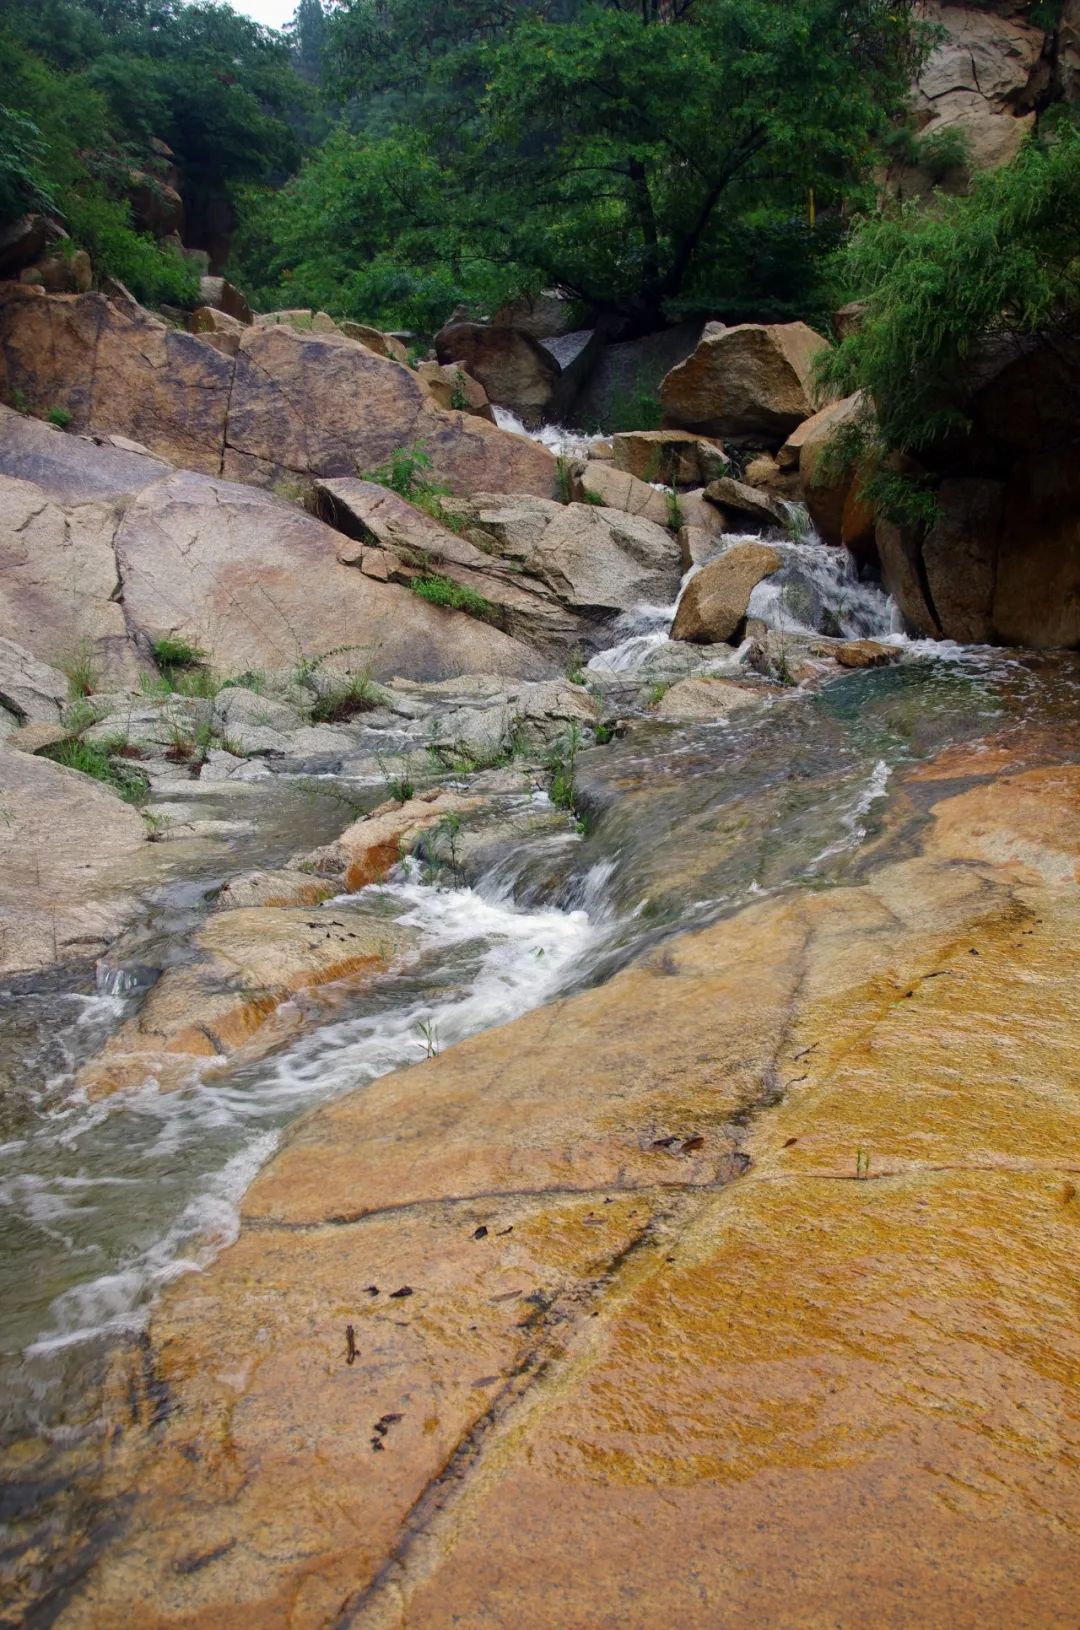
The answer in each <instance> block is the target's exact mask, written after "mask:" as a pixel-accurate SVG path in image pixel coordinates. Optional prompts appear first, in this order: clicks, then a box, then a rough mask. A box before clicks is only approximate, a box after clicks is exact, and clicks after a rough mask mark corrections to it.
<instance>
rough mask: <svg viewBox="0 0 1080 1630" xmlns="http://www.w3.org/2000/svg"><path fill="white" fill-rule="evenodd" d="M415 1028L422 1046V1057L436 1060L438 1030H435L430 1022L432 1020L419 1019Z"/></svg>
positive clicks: (432, 1021) (433, 1023)
mask: <svg viewBox="0 0 1080 1630" xmlns="http://www.w3.org/2000/svg"><path fill="white" fill-rule="evenodd" d="M416 1028H417V1030H419V1032H420V1039H421V1041H422V1042H423V1044H424V1057H425V1058H438V1056H439V1032H438V1030H437V1028H436V1026H435V1022H434V1020H432V1019H420V1020H419V1021H418V1022H417V1026H416Z"/></svg>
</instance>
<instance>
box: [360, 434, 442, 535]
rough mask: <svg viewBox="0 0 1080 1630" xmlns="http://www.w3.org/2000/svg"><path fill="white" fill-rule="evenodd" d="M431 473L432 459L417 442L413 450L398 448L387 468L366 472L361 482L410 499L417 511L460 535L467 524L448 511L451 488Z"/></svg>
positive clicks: (381, 466)
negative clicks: (371, 483)
mask: <svg viewBox="0 0 1080 1630" xmlns="http://www.w3.org/2000/svg"><path fill="white" fill-rule="evenodd" d="M430 469H431V459H430V458H429V457H428V454H427V452H426V451H425V449H424V448H423V447H422V446H421V444H420V443H419V442H417V443H416V445H415V446H413V447H398V448H396V449H395V451H394V452H393V453H391V454H390V457H389V458H388V459H387V461H386V463H385V464H380V465H378V466H377V467H376V468H375V469H374V470H366V471H363V472H362V473H361V479H362V480H364V481H374V482H375V483H376V484H377V485H378V486H380V487H387V488H388V489H389V490H390V491H391V492H396V493H397V495H398V497H399V498H407V499H408V501H409V503H410V504H415V505H416V507H417V509H422V510H423V511H424V512H425V514H427V515H430V516H431V518H432V520H435V521H438V522H439V523H440V525H442V526H446V527H449V528H450V530H451V531H452V532H460V531H461V527H462V524H463V523H462V518H461V516H459V515H455V514H454V512H453V511H452V510H448V509H447V508H446V506H445V504H444V503H443V499H444V498H449V497H450V488H449V487H447V486H444V485H442V483H440V482H438V481H433V480H432V479H431V476H430V475H429V473H428V472H429V471H430Z"/></svg>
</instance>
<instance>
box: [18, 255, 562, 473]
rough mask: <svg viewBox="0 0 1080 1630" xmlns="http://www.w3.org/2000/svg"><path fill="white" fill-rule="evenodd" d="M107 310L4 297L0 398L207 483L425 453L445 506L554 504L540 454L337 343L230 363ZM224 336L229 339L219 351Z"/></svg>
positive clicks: (283, 347)
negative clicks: (484, 498) (482, 494)
mask: <svg viewBox="0 0 1080 1630" xmlns="http://www.w3.org/2000/svg"><path fill="white" fill-rule="evenodd" d="M214 338H215V336H213V335H211V336H208V337H207V338H203V337H201V336H197V335H194V334H186V333H182V332H179V331H178V330H176V329H173V328H171V327H169V326H168V325H167V324H165V323H163V322H161V321H159V320H158V319H157V318H155V317H153V316H151V315H150V314H149V313H148V312H145V311H143V310H141V309H140V308H139V307H137V306H128V305H127V304H122V305H118V304H113V303H111V302H110V301H108V300H106V299H105V298H104V296H102V295H98V294H87V295H80V296H59V295H58V296H43V295H42V294H41V293H40V292H39V291H35V290H31V289H29V288H24V287H22V286H20V285H17V284H12V285H5V286H3V287H2V288H0V396H2V397H3V398H4V399H6V400H8V401H13V400H16V399H20V398H24V399H25V401H26V402H27V404H28V405H29V407H30V408H31V410H32V411H34V412H38V413H42V414H43V413H45V412H47V411H48V409H49V408H51V407H63V408H65V409H66V410H67V411H68V412H69V413H70V414H71V415H72V429H73V430H75V431H86V430H90V431H94V432H95V433H98V434H108V433H110V432H114V433H119V434H121V435H124V436H128V437H133V438H134V439H135V440H136V441H139V442H141V443H144V444H145V445H146V446H147V447H148V448H150V449H151V451H153V452H154V453H157V454H159V455H160V456H162V457H163V458H167V459H169V460H170V461H172V462H174V463H176V464H180V465H183V466H184V467H185V468H186V469H190V470H200V471H202V472H204V473H205V474H207V475H215V476H216V475H225V476H227V477H228V478H229V479H231V480H238V481H248V482H252V483H254V484H257V485H261V486H266V487H272V486H273V485H274V484H275V483H276V482H278V481H280V480H281V479H282V478H286V479H290V480H295V479H297V478H300V479H305V478H308V477H310V476H313V475H327V476H335V475H348V476H353V475H356V474H357V472H358V471H361V472H362V471H365V470H371V469H374V468H376V467H377V466H379V465H381V464H384V463H385V462H386V461H387V460H388V459H389V458H390V457H391V455H392V454H393V453H395V452H397V451H398V450H400V449H401V448H403V447H413V446H421V447H423V448H424V449H425V450H426V452H427V454H428V457H429V458H430V460H431V465H432V476H433V479H435V480H439V481H442V482H444V483H445V484H446V485H448V486H449V487H451V488H452V489H453V490H454V491H455V492H460V493H468V492H473V491H478V490H479V491H492V490H502V491H507V492H534V493H537V494H542V495H543V496H548V495H550V496H554V494H555V487H556V472H555V460H554V458H553V456H552V454H551V453H549V452H548V450H547V449H546V448H545V447H541V446H540V445H539V444H538V443H537V442H534V441H530V440H528V439H527V438H525V437H523V436H513V435H509V434H507V433H506V432H504V431H501V430H498V429H497V428H496V427H495V426H494V425H489V424H485V423H484V422H483V421H482V420H480V419H477V418H475V417H471V416H470V417H466V416H463V415H462V414H458V413H444V412H441V411H440V410H439V409H438V408H437V407H436V406H435V405H434V404H433V402H432V401H431V399H430V397H429V395H428V393H427V391H426V390H425V388H424V386H423V385H422V384H421V382H420V380H418V379H417V377H416V375H415V374H414V373H412V371H411V370H410V369H408V368H405V367H403V366H402V365H401V364H400V363H397V362H393V361H391V360H388V359H387V358H385V357H380V356H376V354H375V353H374V352H373V351H370V350H368V349H367V348H366V347H365V346H362V345H358V344H357V343H356V342H355V341H353V340H349V339H346V338H345V336H344V335H343V334H339V333H326V334H321V333H296V332H294V331H293V330H292V329H290V328H288V327H285V326H280V325H277V326H275V325H269V324H262V323H260V324H257V325H255V326H253V327H250V328H244V329H242V331H241V334H240V336H239V344H238V346H237V347H236V354H235V355H223V354H222V352H221V351H220V350H218V349H216V348H215V346H214V345H213V344H212V343H210V341H211V340H212V339H214ZM232 338H233V336H231V335H230V340H231V339H232Z"/></svg>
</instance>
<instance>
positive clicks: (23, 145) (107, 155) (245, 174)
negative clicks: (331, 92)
mask: <svg viewBox="0 0 1080 1630" xmlns="http://www.w3.org/2000/svg"><path fill="white" fill-rule="evenodd" d="M304 94H305V91H304V86H303V83H302V81H301V80H300V79H299V78H298V77H297V75H296V73H295V72H294V69H293V63H292V56H291V53H290V49H289V46H288V44H287V42H286V41H285V40H284V39H282V38H281V37H280V36H278V35H275V34H273V33H271V32H270V31H269V30H267V29H264V28H261V27H259V25H258V24H256V23H253V22H251V21H250V20H249V19H248V18H246V17H242V16H240V15H239V14H238V13H237V12H235V11H233V10H232V8H231V7H230V6H228V5H225V4H218V3H213V0H195V3H190V4H183V3H182V0H6V4H5V8H4V11H3V15H2V17H0V211H2V212H4V213H7V214H10V213H13V212H15V211H17V210H18V209H19V208H29V207H34V206H36V205H45V206H46V207H49V208H51V209H52V210H54V211H55V212H56V213H58V214H59V215H60V216H61V217H62V218H63V219H64V220H65V222H66V224H67V225H68V226H69V228H70V229H71V231H72V233H73V236H75V237H76V238H77V239H78V240H79V241H80V242H84V243H85V244H86V245H87V247H89V248H91V249H92V251H93V252H94V254H95V259H96V261H97V262H98V263H99V265H100V267H101V269H102V270H104V271H110V272H112V273H113V274H114V275H116V276H118V277H121V278H122V279H123V280H124V281H126V282H130V283H131V285H132V287H133V289H134V291H135V292H136V293H139V294H140V295H142V296H143V297H144V298H147V299H163V298H166V296H168V295H170V294H171V295H173V296H174V297H182V295H183V294H184V292H185V287H186V285H187V284H188V283H189V282H190V279H189V276H188V274H186V273H184V271H183V268H182V266H180V264H179V263H178V262H177V261H176V260H175V257H173V259H172V260H171V261H170V258H169V257H168V255H167V254H165V253H163V252H162V251H161V250H160V249H158V248H157V247H156V246H155V245H154V244H153V243H152V242H151V240H149V239H146V238H139V237H138V235H137V234H134V233H133V232H132V230H131V224H130V218H129V215H128V211H127V207H126V204H125V202H124V195H125V188H126V186H127V185H128V184H129V180H130V171H131V169H132V168H133V167H134V168H139V169H144V170H146V169H150V168H152V166H153V164H154V159H153V155H152V154H151V153H150V152H149V150H148V144H149V142H150V139H151V138H152V137H156V138H158V139H159V140H161V141H164V142H165V143H167V144H168V146H170V147H171V148H172V149H173V150H174V152H175V154H176V158H177V161H178V164H179V166H180V168H181V170H182V173H183V178H184V193H185V204H186V206H187V215H188V222H189V231H190V234H191V237H192V238H193V240H194V241H196V242H197V241H198V238H199V234H200V231H201V228H202V218H203V217H205V216H206V214H207V213H208V211H209V210H210V209H211V208H212V206H213V204H214V202H215V201H216V200H222V199H225V200H227V199H231V198H232V197H234V196H235V195H236V193H237V191H238V189H239V188H240V187H242V186H243V185H245V184H250V183H253V182H267V181H270V180H271V179H274V178H277V179H279V180H284V179H285V177H286V176H287V175H288V174H289V172H290V171H291V170H292V169H294V168H295V167H296V165H297V164H298V162H299V159H300V146H299V143H298V141H297V138H296V135H295V133H294V131H293V128H292V126H291V124H290V122H289V119H290V115H291V113H292V111H293V110H294V109H295V108H296V107H297V106H298V104H299V103H301V102H302V100H303V97H304Z"/></svg>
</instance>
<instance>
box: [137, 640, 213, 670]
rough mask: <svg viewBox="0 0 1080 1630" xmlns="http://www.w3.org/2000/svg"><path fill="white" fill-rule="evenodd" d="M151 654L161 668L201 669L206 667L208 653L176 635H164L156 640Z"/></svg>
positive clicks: (151, 648)
mask: <svg viewBox="0 0 1080 1630" xmlns="http://www.w3.org/2000/svg"><path fill="white" fill-rule="evenodd" d="M150 654H151V655H152V657H153V659H154V661H155V662H156V663H157V665H158V667H159V668H201V667H204V666H205V665H206V652H205V651H204V650H202V648H201V647H200V646H198V645H192V643H191V641H190V640H185V639H180V638H179V637H178V636H177V635H175V634H163V635H162V637H161V639H158V640H155V641H154V642H153V644H152V645H151V647H150Z"/></svg>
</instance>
